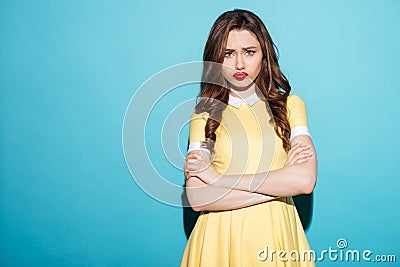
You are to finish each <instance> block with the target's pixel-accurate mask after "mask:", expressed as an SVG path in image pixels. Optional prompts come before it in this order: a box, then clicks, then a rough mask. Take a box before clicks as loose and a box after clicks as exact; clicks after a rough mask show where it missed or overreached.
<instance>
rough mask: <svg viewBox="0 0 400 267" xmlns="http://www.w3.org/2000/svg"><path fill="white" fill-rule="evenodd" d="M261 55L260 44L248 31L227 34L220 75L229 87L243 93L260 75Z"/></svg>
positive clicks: (235, 31) (234, 31)
mask: <svg viewBox="0 0 400 267" xmlns="http://www.w3.org/2000/svg"><path fill="white" fill-rule="evenodd" d="M262 59H263V54H262V50H261V45H260V42H259V41H258V40H257V38H256V36H255V35H254V34H253V33H251V32H250V31H248V30H232V31H230V32H229V35H228V40H227V44H226V49H225V58H224V62H223V68H222V74H223V75H224V77H225V79H226V80H227V81H228V83H229V85H230V86H231V87H232V88H233V89H235V90H238V91H244V90H246V89H247V88H249V86H250V85H252V83H253V81H254V80H255V79H256V78H257V76H258V74H259V73H260V69H261V63H262Z"/></svg>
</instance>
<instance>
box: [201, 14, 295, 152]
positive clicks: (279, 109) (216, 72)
mask: <svg viewBox="0 0 400 267" xmlns="http://www.w3.org/2000/svg"><path fill="white" fill-rule="evenodd" d="M232 30H248V31H250V32H252V33H253V34H254V35H255V36H256V37H257V39H258V41H259V42H260V45H261V49H262V53H263V59H262V63H261V70H260V73H259V75H258V76H257V78H256V79H255V81H254V83H255V85H256V86H257V87H258V88H259V90H260V92H261V93H262V94H263V96H260V97H262V98H263V99H264V100H265V104H266V108H267V111H268V112H269V114H270V115H271V117H273V121H274V129H275V132H276V134H277V135H278V136H279V138H281V139H282V143H283V149H284V150H285V151H286V152H288V151H289V150H290V143H289V140H290V125H289V120H288V118H287V108H286V100H287V97H288V96H289V93H290V90H291V87H290V84H289V82H288V80H287V78H286V77H285V75H284V74H283V73H282V72H281V70H280V67H279V64H278V57H277V53H278V49H277V47H276V46H275V44H274V43H273V41H272V38H271V36H270V35H269V33H268V31H267V28H266V27H265V25H264V23H263V22H262V21H261V19H260V18H259V17H258V16H257V15H255V14H254V13H252V12H250V11H247V10H242V9H235V10H232V11H227V12H225V13H223V14H222V15H221V16H219V17H218V19H217V20H216V21H215V23H214V25H213V26H212V28H211V31H210V34H209V36H208V39H207V42H206V45H205V48H204V54H203V61H204V69H203V74H202V83H201V86H200V88H201V89H200V93H199V95H198V99H199V101H198V103H197V104H196V107H195V113H201V112H207V113H208V114H209V117H208V119H207V122H206V125H205V129H204V130H205V142H204V144H203V145H204V146H206V147H207V148H208V149H209V150H210V151H212V152H214V144H215V141H216V139H217V136H216V134H215V131H216V130H217V128H218V127H219V125H220V121H221V117H222V112H223V111H224V109H225V108H226V106H227V104H228V100H229V92H230V90H229V89H228V88H227V86H224V84H226V82H225V81H224V78H223V75H222V72H221V67H220V66H221V65H220V64H222V63H223V61H224V56H225V48H226V44H227V39H228V34H229V32H230V31H232ZM207 62H216V63H220V64H207ZM268 106H269V108H268ZM271 113H272V114H271Z"/></svg>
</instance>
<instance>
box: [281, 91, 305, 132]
mask: <svg viewBox="0 0 400 267" xmlns="http://www.w3.org/2000/svg"><path fill="white" fill-rule="evenodd" d="M286 104H287V112H288V119H289V124H290V129H291V135H290V139H292V138H294V137H295V136H298V135H302V134H305V135H308V136H310V137H311V135H310V132H309V130H308V121H307V111H306V105H305V103H304V101H303V99H302V98H301V97H300V96H298V95H295V94H293V95H289V96H288V98H287V102H286Z"/></svg>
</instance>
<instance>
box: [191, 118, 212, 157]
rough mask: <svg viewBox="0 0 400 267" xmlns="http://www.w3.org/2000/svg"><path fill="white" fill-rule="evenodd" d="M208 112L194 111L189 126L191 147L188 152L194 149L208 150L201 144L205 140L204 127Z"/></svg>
mask: <svg viewBox="0 0 400 267" xmlns="http://www.w3.org/2000/svg"><path fill="white" fill-rule="evenodd" d="M207 119H208V113H206V112H202V113H198V114H197V113H194V112H193V113H192V116H191V118H190V124H189V125H190V126H189V149H188V153H189V152H190V151H192V150H200V149H201V150H206V151H208V149H206V148H203V147H202V146H201V142H203V141H205V133H204V127H205V126H206V123H207Z"/></svg>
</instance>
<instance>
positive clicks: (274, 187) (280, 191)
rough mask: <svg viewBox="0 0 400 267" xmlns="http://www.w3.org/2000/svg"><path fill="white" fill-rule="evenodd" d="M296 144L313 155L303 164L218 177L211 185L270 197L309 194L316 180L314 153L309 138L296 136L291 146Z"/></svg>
mask: <svg viewBox="0 0 400 267" xmlns="http://www.w3.org/2000/svg"><path fill="white" fill-rule="evenodd" d="M296 142H302V143H303V144H305V145H308V146H310V151H311V152H312V153H313V156H312V157H310V158H309V160H307V161H306V162H304V163H301V164H295V165H289V166H285V167H283V168H281V169H278V170H273V171H269V172H263V173H257V174H245V175H220V176H219V177H218V178H217V179H215V180H214V181H213V182H212V183H211V184H212V185H215V186H221V187H226V188H234V189H239V190H246V191H249V192H256V193H260V194H268V195H272V196H295V195H300V194H309V193H311V192H312V191H313V190H314V187H315V184H316V179H317V158H316V152H315V148H314V145H313V142H312V140H311V138H310V136H307V135H299V136H296V137H294V138H293V139H292V141H291V144H294V143H296Z"/></svg>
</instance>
